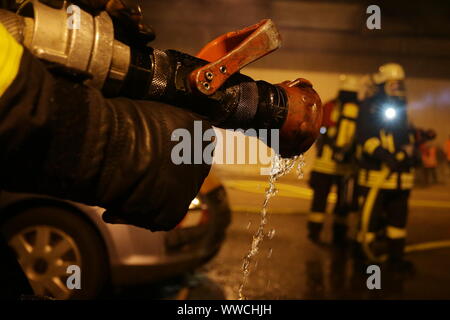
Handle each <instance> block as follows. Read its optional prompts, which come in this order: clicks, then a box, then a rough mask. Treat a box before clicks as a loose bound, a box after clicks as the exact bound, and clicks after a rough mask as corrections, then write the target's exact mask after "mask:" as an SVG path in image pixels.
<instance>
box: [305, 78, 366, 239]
mask: <svg viewBox="0 0 450 320" xmlns="http://www.w3.org/2000/svg"><path fill="white" fill-rule="evenodd" d="M357 91H358V79H357V78H356V77H354V76H349V75H341V77H340V90H339V93H338V96H337V97H336V98H335V99H333V100H331V101H330V102H328V103H327V104H325V105H324V118H323V126H322V129H321V130H322V132H321V135H320V138H319V140H318V142H317V157H316V159H315V162H314V166H313V170H312V172H311V178H310V181H309V184H310V186H311V187H312V189H313V191H314V196H313V200H312V204H311V212H310V213H309V216H308V237H309V238H310V239H311V240H312V241H314V242H317V241H319V239H320V233H321V230H322V228H323V223H324V220H325V212H326V205H327V198H328V194H329V193H330V191H331V188H332V186H333V185H335V186H336V187H337V192H336V193H337V199H336V204H335V206H334V210H333V213H334V216H333V240H332V241H333V243H334V244H337V245H342V244H344V243H345V241H346V235H347V214H348V212H349V210H350V206H349V204H348V203H347V201H346V198H347V186H348V183H349V178H350V177H351V176H352V175H353V174H354V173H355V172H354V166H353V165H352V164H353V161H352V160H353V154H354V137H355V130H356V118H357V116H358V109H359V107H358V104H357V103H358V102H357V100H358V98H357Z"/></svg>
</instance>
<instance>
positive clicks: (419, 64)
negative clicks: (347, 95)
mask: <svg viewBox="0 0 450 320" xmlns="http://www.w3.org/2000/svg"><path fill="white" fill-rule="evenodd" d="M373 3H376V4H378V5H379V6H380V8H381V27H382V28H381V30H369V29H367V27H366V19H367V17H368V14H366V8H367V6H368V4H373ZM142 4H143V8H144V13H145V16H146V21H147V22H148V23H149V24H151V25H152V26H153V27H154V28H155V30H156V32H157V40H156V41H155V43H154V46H156V47H160V48H173V49H178V50H184V51H187V52H189V53H191V54H194V53H196V52H197V51H198V50H199V49H200V48H201V47H202V46H203V45H205V44H206V43H207V42H208V41H210V40H212V39H213V38H215V37H216V36H218V35H220V34H223V33H225V32H228V31H232V30H236V29H239V28H242V27H244V26H247V25H251V24H253V23H255V22H257V21H259V20H261V19H264V18H271V19H273V20H274V21H275V23H276V24H277V26H278V28H279V29H280V31H281V34H282V36H283V47H282V48H281V49H279V50H278V51H277V52H276V53H274V54H271V55H269V56H268V57H266V58H264V59H262V60H261V61H259V62H257V63H256V64H255V67H266V68H284V69H302V70H316V71H330V72H358V73H365V72H371V71H373V70H374V68H375V67H376V66H377V65H379V64H381V63H384V62H387V61H397V62H400V63H402V64H404V65H405V68H406V69H407V71H408V74H409V75H411V76H416V77H444V78H447V77H448V78H450V1H440V0H439V1H437V0H434V1H423V2H420V3H419V2H412V1H403V0H400V1H374V2H367V1H351V0H347V1H339V0H338V1H322V0H314V1H307V0H304V1H295V0H214V1H207V0H191V1H186V0H165V1H154V0H150V1H147V0H146V1H142Z"/></svg>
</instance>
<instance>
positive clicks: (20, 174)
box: [0, 0, 322, 295]
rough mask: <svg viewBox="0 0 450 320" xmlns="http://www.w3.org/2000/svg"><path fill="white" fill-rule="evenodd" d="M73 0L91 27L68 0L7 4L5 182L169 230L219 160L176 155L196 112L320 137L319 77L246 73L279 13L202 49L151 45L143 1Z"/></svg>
mask: <svg viewBox="0 0 450 320" xmlns="http://www.w3.org/2000/svg"><path fill="white" fill-rule="evenodd" d="M74 3H75V4H78V5H80V7H81V9H82V10H81V11H80V12H79V13H80V15H81V16H80V17H81V19H80V21H81V26H80V27H81V28H82V29H80V30H82V31H83V32H80V31H79V30H77V29H76V28H75V29H73V30H67V29H65V28H67V9H68V6H69V5H70V3H69V2H67V1H59V0H54V1H53V0H46V1H37V0H31V1H25V3H24V4H23V5H22V6H21V7H20V9H19V12H18V14H15V13H12V12H10V11H6V10H0V146H1V148H2V158H1V166H0V168H1V170H0V176H1V178H0V181H1V184H2V188H3V189H4V190H8V191H13V192H28V193H37V194H47V195H51V196H56V197H59V198H63V199H69V200H74V201H78V202H82V203H86V204H89V205H96V206H101V207H104V208H106V212H105V213H104V215H103V219H104V220H105V221H106V222H109V223H124V224H130V225H134V226H138V227H142V228H146V229H150V230H152V231H158V230H169V229H172V228H174V227H175V226H176V225H177V224H178V223H179V222H180V221H181V220H182V218H183V217H184V215H185V214H186V212H187V210H188V207H189V204H190V203H191V201H192V199H193V198H194V197H195V196H196V195H197V193H198V192H199V190H200V187H201V186H202V183H203V181H204V179H205V178H206V176H207V175H208V172H209V169H210V166H209V165H208V164H206V163H202V164H181V165H176V164H174V163H173V161H172V159H171V150H172V148H173V146H174V145H175V144H176V143H177V142H175V141H172V139H171V137H172V133H173V131H174V130H175V129H179V128H184V129H186V130H188V131H189V132H190V133H191V134H192V136H193V135H194V134H193V132H194V121H196V120H202V126H203V130H206V129H207V128H209V127H210V126H211V124H213V125H216V126H218V127H222V128H225V129H226V128H243V129H245V128H256V129H279V130H280V131H279V132H280V145H279V149H278V150H277V151H278V152H279V154H280V155H281V156H284V157H291V156H294V155H298V154H301V153H303V152H305V151H306V150H308V149H309V147H310V146H311V145H312V144H313V143H314V141H315V139H316V138H317V136H318V134H319V129H320V122H321V118H322V105H321V101H320V98H319V96H318V95H317V93H316V92H315V90H314V89H313V88H312V85H311V83H309V82H308V81H307V80H304V79H297V80H294V81H286V82H283V83H281V84H278V85H273V84H270V83H268V82H265V81H254V80H253V79H251V78H249V77H247V76H245V75H242V74H240V73H239V70H240V69H241V68H242V67H244V66H245V65H247V64H249V63H251V62H253V61H255V60H256V59H259V58H261V57H263V56H264V55H266V54H268V53H270V52H272V51H274V50H276V49H277V48H278V47H279V45H280V41H281V40H280V35H279V34H278V31H277V29H276V27H275V25H274V24H273V23H272V21H270V20H263V21H261V22H260V23H258V24H256V25H253V26H251V27H248V28H245V29H242V30H239V31H236V32H230V33H227V34H225V35H223V36H221V37H219V38H217V39H216V40H214V41H213V42H211V43H210V44H208V45H207V46H206V47H205V48H204V49H203V50H202V51H201V52H200V53H199V54H198V56H197V57H193V56H190V55H187V54H184V53H181V52H178V51H174V50H164V51H163V50H157V49H154V48H151V47H150V46H148V42H149V41H151V40H152V39H153V38H154V34H153V32H152V30H151V28H149V27H147V26H146V25H145V24H144V23H143V22H142V12H141V11H140V7H139V6H138V5H137V4H136V2H135V1H130V0H126V1H125V0H124V1H122V0H110V1H106V0H105V1H102V0H99V1H74ZM83 28H84V29H83ZM203 143H204V144H205V142H203ZM193 145H194V144H193ZM192 148H193V150H192V152H194V146H192ZM174 194H176V195H177V198H176V199H174V198H173V195H174ZM3 265H4V264H3ZM13 278H14V277H11V278H10V279H9V280H11V281H12V287H14V283H18V282H14V279H13ZM13 291H14V292H13V293H11V295H14V293H17V292H20V288H19V287H14V290H13ZM22 293H23V292H22Z"/></svg>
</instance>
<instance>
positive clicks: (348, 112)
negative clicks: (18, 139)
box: [313, 92, 359, 175]
mask: <svg viewBox="0 0 450 320" xmlns="http://www.w3.org/2000/svg"><path fill="white" fill-rule="evenodd" d="M346 93H347V92H341V93H340V95H339V97H338V98H337V99H334V100H332V101H330V102H328V103H327V105H326V106H325V108H330V109H331V112H330V119H327V120H326V123H325V124H326V126H324V127H322V130H324V131H325V132H322V133H321V135H320V137H319V140H318V141H317V144H316V146H317V155H316V159H315V162H314V166H313V171H316V172H320V173H325V174H331V175H348V174H352V172H354V170H355V166H354V164H353V161H352V158H353V153H354V147H355V143H354V142H355V132H356V120H357V117H358V110H359V107H358V104H357V103H356V93H353V95H352V97H351V99H345V98H346V97H348V95H346ZM348 94H350V92H348Z"/></svg>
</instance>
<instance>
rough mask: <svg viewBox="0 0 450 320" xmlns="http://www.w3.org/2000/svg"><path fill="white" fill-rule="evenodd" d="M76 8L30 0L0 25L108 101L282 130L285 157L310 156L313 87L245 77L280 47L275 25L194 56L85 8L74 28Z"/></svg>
mask: <svg viewBox="0 0 450 320" xmlns="http://www.w3.org/2000/svg"><path fill="white" fill-rule="evenodd" d="M69 9H70V3H69V2H67V1H66V2H64V4H63V6H62V7H61V8H53V7H50V6H47V5H45V4H43V3H41V2H40V1H38V0H29V1H26V2H25V3H24V4H23V5H22V6H21V7H20V8H19V10H18V12H17V14H15V13H12V12H9V11H6V10H0V23H2V24H3V25H4V26H5V27H6V28H7V30H8V31H9V32H10V33H11V34H12V35H13V36H14V37H15V39H16V40H17V41H18V42H19V43H22V44H23V45H24V46H25V47H26V48H28V49H29V50H30V51H31V52H32V53H33V55H35V56H36V57H37V58H39V59H40V60H42V61H44V62H45V63H46V64H47V65H48V66H49V68H52V69H54V70H55V69H56V70H63V71H65V72H66V73H67V74H71V75H76V76H77V77H81V78H83V77H84V78H83V80H82V82H83V83H84V84H86V85H89V86H92V87H95V88H97V89H99V90H101V91H102V92H103V94H104V95H105V96H106V97H117V96H125V97H129V98H133V99H148V100H154V101H161V102H165V103H169V104H173V105H175V106H178V107H181V108H185V109H189V110H191V111H194V112H196V113H198V114H200V115H203V116H205V117H206V118H207V119H208V120H210V121H211V122H212V124H213V125H215V126H218V127H221V128H225V129H227V128H236V129H237V128H242V129H247V128H255V129H279V138H280V139H279V140H280V141H279V146H277V147H278V150H276V151H277V152H278V153H279V154H280V155H281V156H283V157H292V156H295V155H299V154H301V153H303V152H305V151H306V150H308V149H309V147H310V146H311V145H312V144H313V143H314V141H315V140H316V138H317V136H318V135H319V129H320V123H321V119H322V105H321V101H320V98H319V96H318V95H317V93H316V92H315V91H314V89H313V88H312V85H311V83H309V82H308V81H307V80H305V79H297V80H294V81H286V82H283V83H280V84H275V85H273V84H270V83H267V82H265V81H254V80H253V79H251V78H249V77H247V76H245V75H243V74H241V73H240V72H239V71H240V70H241V69H242V68H243V67H245V66H247V65H248V64H250V63H252V62H254V61H256V60H257V59H260V58H262V57H263V56H265V55H267V54H269V53H271V52H273V51H274V50H276V49H278V48H279V47H280V45H281V38H280V34H279V32H278V30H277V28H276V26H275V24H274V23H273V22H272V21H271V20H269V19H267V20H263V21H261V22H259V23H258V24H255V25H253V26H250V27H247V28H244V29H242V30H239V31H235V32H229V33H227V34H225V35H222V36H220V37H218V38H216V39H215V40H214V41H212V42H210V43H209V44H208V45H207V46H206V47H205V48H204V49H203V50H202V51H201V52H200V53H199V54H198V55H197V57H194V56H190V55H187V54H184V53H181V52H178V51H175V50H165V51H161V50H158V49H153V48H150V47H148V46H145V45H142V43H141V44H135V43H129V40H128V39H122V38H120V37H119V38H117V37H116V33H117V32H116V31H117V30H116V29H117V28H119V29H120V25H119V26H116V25H115V24H114V21H113V20H112V19H111V17H110V16H109V14H108V13H107V12H106V11H102V12H100V13H99V14H97V15H95V16H94V15H92V14H90V13H88V12H86V11H83V10H81V9H80V8H78V9H77V10H78V11H77V14H78V17H79V18H78V20H77V23H75V24H74V25H68V17H69V14H68V10H69ZM71 10H74V9H71ZM77 24H78V25H77ZM116 27H117V28H116ZM61 67H62V68H61Z"/></svg>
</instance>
